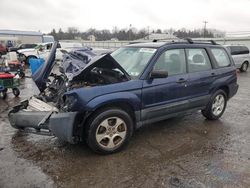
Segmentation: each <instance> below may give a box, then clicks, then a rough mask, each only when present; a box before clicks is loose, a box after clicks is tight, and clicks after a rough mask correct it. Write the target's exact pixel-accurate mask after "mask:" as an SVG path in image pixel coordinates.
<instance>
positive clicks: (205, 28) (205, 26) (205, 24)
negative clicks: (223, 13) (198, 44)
mask: <svg viewBox="0 0 250 188" xmlns="http://www.w3.org/2000/svg"><path fill="white" fill-rule="evenodd" d="M203 23H204V38H206V30H207V23H208V21H204V22H203Z"/></svg>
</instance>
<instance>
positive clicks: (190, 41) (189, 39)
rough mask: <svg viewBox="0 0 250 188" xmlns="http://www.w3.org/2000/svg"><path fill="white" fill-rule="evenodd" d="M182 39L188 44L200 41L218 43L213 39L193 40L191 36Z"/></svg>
mask: <svg viewBox="0 0 250 188" xmlns="http://www.w3.org/2000/svg"><path fill="white" fill-rule="evenodd" d="M184 40H186V41H187V42H188V43H189V44H194V43H195V42H200V43H206V42H209V43H211V44H212V45H218V43H216V42H215V41H214V40H193V39H191V38H184Z"/></svg>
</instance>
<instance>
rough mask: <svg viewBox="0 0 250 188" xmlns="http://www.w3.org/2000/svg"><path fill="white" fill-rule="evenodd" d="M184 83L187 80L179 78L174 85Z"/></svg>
mask: <svg viewBox="0 0 250 188" xmlns="http://www.w3.org/2000/svg"><path fill="white" fill-rule="evenodd" d="M185 82H187V80H186V79H184V78H180V79H179V80H178V81H176V83H178V84H181V83H185Z"/></svg>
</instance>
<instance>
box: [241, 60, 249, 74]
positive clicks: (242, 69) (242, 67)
mask: <svg viewBox="0 0 250 188" xmlns="http://www.w3.org/2000/svg"><path fill="white" fill-rule="evenodd" d="M248 66H249V64H248V62H244V63H243V64H242V65H241V67H240V71H241V72H247V69H248Z"/></svg>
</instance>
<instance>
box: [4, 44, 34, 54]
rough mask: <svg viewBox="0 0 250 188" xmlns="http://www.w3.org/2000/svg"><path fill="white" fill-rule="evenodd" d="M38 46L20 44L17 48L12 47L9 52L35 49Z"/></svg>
mask: <svg viewBox="0 0 250 188" xmlns="http://www.w3.org/2000/svg"><path fill="white" fill-rule="evenodd" d="M36 46H37V44H19V45H18V46H16V47H10V48H9V51H10V52H16V51H18V50H22V49H34V48H35V47H36Z"/></svg>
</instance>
